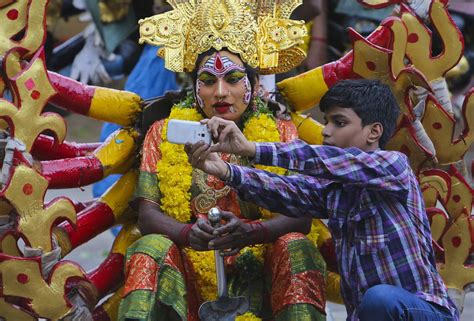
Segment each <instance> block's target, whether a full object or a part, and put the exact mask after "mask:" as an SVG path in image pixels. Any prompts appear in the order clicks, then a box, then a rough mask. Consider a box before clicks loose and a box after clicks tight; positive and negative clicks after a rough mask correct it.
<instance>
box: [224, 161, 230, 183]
mask: <svg viewBox="0 0 474 321" xmlns="http://www.w3.org/2000/svg"><path fill="white" fill-rule="evenodd" d="M225 165H226V166H225V174H224V179H223V181H228V180H229V179H230V165H229V163H227V162H226V163H225Z"/></svg>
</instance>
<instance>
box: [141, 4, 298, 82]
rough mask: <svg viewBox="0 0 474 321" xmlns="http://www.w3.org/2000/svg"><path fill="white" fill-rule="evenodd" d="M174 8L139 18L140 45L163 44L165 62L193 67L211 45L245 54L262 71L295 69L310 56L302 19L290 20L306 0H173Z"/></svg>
mask: <svg viewBox="0 0 474 321" xmlns="http://www.w3.org/2000/svg"><path fill="white" fill-rule="evenodd" d="M168 3H169V4H170V5H171V6H172V7H173V10H171V11H169V12H166V13H162V14H159V15H155V16H152V17H149V18H146V19H142V20H140V21H139V22H138V23H139V24H140V40H139V42H140V44H143V43H148V44H151V45H155V46H160V49H159V50H158V52H157V54H158V55H159V56H161V57H162V58H164V60H165V67H166V68H167V69H169V70H172V71H175V72H182V71H185V72H191V71H193V70H194V68H195V64H196V60H197V58H198V56H199V54H201V53H203V52H206V51H208V50H209V49H211V48H214V49H216V50H222V49H224V48H225V49H227V50H229V51H231V52H233V53H236V54H238V55H240V58H241V59H242V60H243V61H244V62H246V63H247V64H248V65H249V66H251V67H253V68H256V69H257V70H258V71H259V73H261V74H276V73H282V72H286V71H289V70H291V69H292V68H294V67H295V66H297V65H298V64H300V63H301V61H302V60H303V59H304V58H305V57H306V54H305V52H304V51H303V50H302V49H301V48H299V47H298V46H299V45H301V44H303V37H304V36H305V35H306V28H305V25H304V22H303V21H299V20H292V19H290V18H289V17H290V14H291V13H292V12H293V10H294V9H295V8H296V7H298V6H299V5H300V4H301V3H302V0H260V1H255V0H168Z"/></svg>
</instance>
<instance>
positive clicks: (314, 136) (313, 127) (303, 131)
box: [291, 113, 324, 145]
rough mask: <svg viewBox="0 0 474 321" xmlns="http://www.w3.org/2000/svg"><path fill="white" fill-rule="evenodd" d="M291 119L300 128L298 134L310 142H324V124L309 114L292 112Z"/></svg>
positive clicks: (314, 143)
mask: <svg viewBox="0 0 474 321" xmlns="http://www.w3.org/2000/svg"><path fill="white" fill-rule="evenodd" d="M291 120H292V121H293V123H294V124H295V126H296V128H297V129H298V136H299V138H301V139H302V140H304V141H305V142H307V143H308V144H312V145H321V144H322V143H323V129H324V126H323V125H322V124H321V123H319V122H318V121H316V120H314V119H313V118H311V116H309V115H301V114H299V113H291Z"/></svg>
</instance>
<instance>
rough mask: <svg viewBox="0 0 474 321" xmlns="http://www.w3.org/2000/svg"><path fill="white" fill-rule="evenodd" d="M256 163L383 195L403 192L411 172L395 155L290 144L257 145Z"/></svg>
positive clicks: (399, 155)
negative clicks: (377, 190)
mask: <svg viewBox="0 0 474 321" xmlns="http://www.w3.org/2000/svg"><path fill="white" fill-rule="evenodd" d="M254 161H255V163H258V164H262V165H269V166H279V167H283V168H287V169H289V170H293V171H297V172H300V173H302V174H304V175H307V176H313V177H318V178H322V179H326V180H330V181H332V182H338V183H343V184H352V185H355V186H363V187H366V188H370V189H379V190H385V191H394V192H399V191H404V190H406V186H408V181H409V177H410V175H411V169H410V166H409V164H408V161H407V158H406V157H405V156H404V155H403V154H401V153H398V152H391V151H383V150H377V151H374V152H369V153H368V152H363V151H361V150H359V149H357V148H348V149H342V148H338V147H333V146H320V145H318V146H314V145H308V144H306V143H305V142H303V141H301V140H298V141H294V142H291V143H256V154H255V160H254Z"/></svg>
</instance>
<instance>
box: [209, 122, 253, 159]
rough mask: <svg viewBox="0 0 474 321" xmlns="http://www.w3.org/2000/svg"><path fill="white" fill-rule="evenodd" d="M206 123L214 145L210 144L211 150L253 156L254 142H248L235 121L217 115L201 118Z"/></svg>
mask: <svg viewBox="0 0 474 321" xmlns="http://www.w3.org/2000/svg"><path fill="white" fill-rule="evenodd" d="M201 123H203V124H207V127H208V128H209V130H210V132H211V134H212V137H213V139H214V142H215V143H216V144H215V145H212V146H211V151H212V152H223V153H230V154H236V155H240V156H246V157H250V158H253V157H255V143H253V142H249V141H248V140H247V138H245V136H244V134H242V132H241V131H240V129H239V127H237V125H236V124H235V122H233V121H230V120H225V119H222V118H219V117H212V118H211V119H204V120H201Z"/></svg>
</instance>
